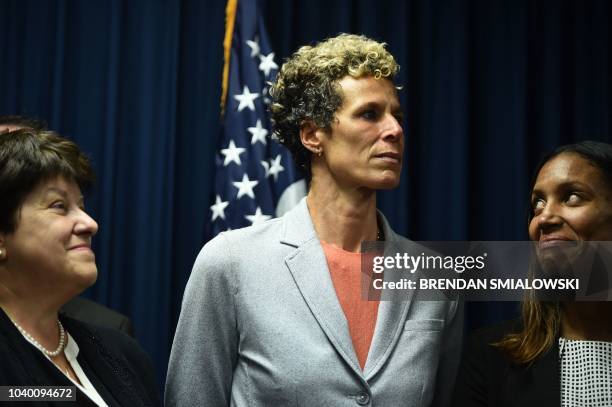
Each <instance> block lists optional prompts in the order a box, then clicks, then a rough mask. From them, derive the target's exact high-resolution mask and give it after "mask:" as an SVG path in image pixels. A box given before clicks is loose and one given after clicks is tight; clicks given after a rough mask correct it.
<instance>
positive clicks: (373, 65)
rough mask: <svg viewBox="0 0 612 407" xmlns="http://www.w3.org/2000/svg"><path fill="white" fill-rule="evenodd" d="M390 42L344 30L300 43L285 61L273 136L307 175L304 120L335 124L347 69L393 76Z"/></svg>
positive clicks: (275, 95) (277, 85)
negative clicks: (302, 137) (302, 135)
mask: <svg viewBox="0 0 612 407" xmlns="http://www.w3.org/2000/svg"><path fill="white" fill-rule="evenodd" d="M385 47H386V44H385V43H380V42H376V41H374V40H372V39H369V38H367V37H365V36H363V35H354V34H340V35H338V36H336V37H333V38H328V39H326V40H325V41H322V42H319V43H318V44H315V45H314V46H308V45H307V46H303V47H301V48H300V49H298V50H297V52H295V53H294V54H293V55H292V56H291V57H290V58H289V59H287V61H286V62H285V63H284V64H283V66H282V67H281V69H280V71H279V73H278V76H277V77H276V81H275V82H274V83H273V84H272V86H271V88H270V95H271V96H272V105H271V108H270V111H271V113H272V123H273V127H274V136H275V138H276V139H277V140H278V141H279V142H280V143H281V144H283V145H284V146H286V147H287V148H288V149H289V151H291V153H292V155H293V158H294V160H295V161H296V163H297V165H298V167H300V168H301V169H302V170H303V171H304V173H305V175H306V177H307V179H308V180H310V175H311V174H310V155H311V152H310V151H309V150H307V149H306V148H305V147H304V146H303V145H302V143H301V141H300V127H301V125H302V123H304V121H306V120H312V121H313V122H314V123H315V124H316V125H317V126H318V127H320V128H329V127H330V125H331V123H332V121H333V120H334V117H335V113H336V111H337V110H338V109H339V108H340V106H342V102H343V95H342V89H341V88H340V86H339V85H338V81H339V80H340V79H342V78H344V77H345V76H347V75H350V76H351V77H353V78H361V77H364V76H372V77H374V78H377V79H388V80H394V79H395V77H396V75H397V73H398V72H399V69H400V67H399V65H398V64H397V62H396V61H395V58H393V55H391V54H390V53H389V51H387V49H386V48H385Z"/></svg>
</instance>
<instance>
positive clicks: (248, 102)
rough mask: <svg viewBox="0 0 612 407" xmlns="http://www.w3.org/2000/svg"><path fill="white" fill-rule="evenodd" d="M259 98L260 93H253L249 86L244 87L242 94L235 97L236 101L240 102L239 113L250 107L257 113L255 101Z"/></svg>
mask: <svg viewBox="0 0 612 407" xmlns="http://www.w3.org/2000/svg"><path fill="white" fill-rule="evenodd" d="M258 97H259V93H251V91H250V90H249V88H248V86H246V85H244V88H243V89H242V94H238V95H234V99H236V100H237V101H238V102H240V103H239V104H238V111H239V112H241V111H242V109H244V108H245V107H248V108H249V110H251V111H255V104H254V103H253V101H254V100H255V99H257V98H258Z"/></svg>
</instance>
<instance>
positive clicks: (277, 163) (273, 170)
mask: <svg viewBox="0 0 612 407" xmlns="http://www.w3.org/2000/svg"><path fill="white" fill-rule="evenodd" d="M284 169H285V167H283V166H282V165H281V155H280V154H279V155H277V156H276V158H275V159H273V160H272V159H270V169H269V170H268V171H267V174H266V177H267V176H269V175H273V176H274V181H278V174H280V173H281V172H283V170H284Z"/></svg>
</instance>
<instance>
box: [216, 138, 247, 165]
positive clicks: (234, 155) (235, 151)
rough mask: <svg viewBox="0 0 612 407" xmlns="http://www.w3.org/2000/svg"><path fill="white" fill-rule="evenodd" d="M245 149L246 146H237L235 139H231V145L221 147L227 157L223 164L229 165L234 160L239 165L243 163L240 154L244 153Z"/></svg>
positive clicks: (222, 152)
mask: <svg viewBox="0 0 612 407" xmlns="http://www.w3.org/2000/svg"><path fill="white" fill-rule="evenodd" d="M245 151H246V148H242V147H236V143H234V140H230V142H229V146H228V147H227V148H222V149H221V154H223V156H224V157H225V159H224V160H223V166H224V167H227V165H228V164H229V163H231V162H232V161H233V162H235V163H236V164H238V165H242V162H241V161H240V154H242V153H244V152H245Z"/></svg>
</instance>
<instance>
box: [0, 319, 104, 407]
mask: <svg viewBox="0 0 612 407" xmlns="http://www.w3.org/2000/svg"><path fill="white" fill-rule="evenodd" d="M0 340H2V341H3V342H4V345H5V346H6V347H7V349H8V351H9V352H10V357H11V359H12V360H15V361H16V362H17V363H13V362H12V360H11V362H8V361H7V360H3V362H4V366H2V369H7V370H10V374H9V375H7V376H10V383H8V382H7V383H0V385H14V386H74V387H75V390H76V397H77V405H78V406H84V407H87V406H91V407H96V404H95V403H94V402H93V401H91V399H90V398H89V397H87V396H86V395H85V393H83V392H82V391H81V390H79V388H78V387H76V386H75V385H74V383H72V382H71V381H70V380H69V379H68V378H67V377H66V376H64V375H63V374H62V373H61V372H60V371H59V370H58V369H57V368H56V367H55V366H53V364H52V363H51V362H50V361H49V360H48V359H47V358H45V357H44V356H43V355H42V354H41V353H40V351H39V350H38V349H36V348H35V347H34V346H32V345H31V344H30V343H29V342H28V341H26V340H25V339H24V337H23V336H22V335H21V333H19V331H18V330H17V328H15V326H14V325H13V323H12V322H11V321H10V319H9V318H8V316H7V315H6V314H5V313H4V311H3V310H1V309H0ZM67 403H68V404H70V405H72V404H74V402H67ZM26 404H28V403H26ZM65 404H66V403H63V402H40V403H30V405H32V406H38V405H40V406H59V405H65Z"/></svg>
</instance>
